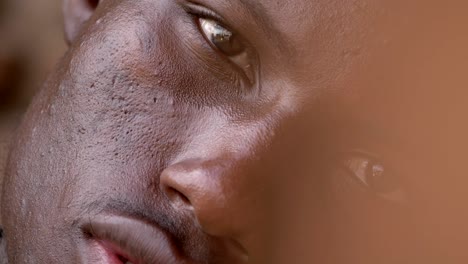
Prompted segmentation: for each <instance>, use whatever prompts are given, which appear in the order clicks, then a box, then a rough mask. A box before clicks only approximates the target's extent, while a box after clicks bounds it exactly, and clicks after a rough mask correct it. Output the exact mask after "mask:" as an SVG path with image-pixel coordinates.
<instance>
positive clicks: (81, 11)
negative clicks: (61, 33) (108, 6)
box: [63, 0, 100, 43]
mask: <svg viewBox="0 0 468 264" xmlns="http://www.w3.org/2000/svg"><path fill="white" fill-rule="evenodd" d="M99 2H100V0H63V17H64V25H65V38H66V40H67V42H68V43H71V42H73V41H74V40H75V39H76V37H77V36H78V35H79V34H80V32H81V30H82V28H83V25H84V24H85V23H86V21H88V19H89V18H90V17H91V15H92V14H93V12H94V10H95V9H96V8H97V6H98V5H99Z"/></svg>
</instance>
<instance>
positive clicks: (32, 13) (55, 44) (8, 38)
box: [0, 0, 66, 180]
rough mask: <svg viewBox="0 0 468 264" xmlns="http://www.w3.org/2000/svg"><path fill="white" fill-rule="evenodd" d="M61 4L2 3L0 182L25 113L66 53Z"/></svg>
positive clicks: (39, 0)
mask: <svg viewBox="0 0 468 264" xmlns="http://www.w3.org/2000/svg"><path fill="white" fill-rule="evenodd" d="M61 20H62V14H61V1H60V0H0V180H1V179H2V177H1V176H2V175H3V171H4V164H5V158H6V155H7V149H8V145H9V143H10V141H11V136H12V135H13V132H14V129H15V127H16V125H17V124H18V122H19V120H20V118H21V115H22V113H23V112H24V111H25V108H26V106H27V105H28V103H29V102H30V100H31V97H32V96H33V95H34V93H35V91H36V90H37V88H39V87H40V85H41V83H42V82H43V81H44V80H45V78H46V76H47V74H48V72H50V71H51V69H52V68H53V67H54V65H55V64H56V62H57V61H58V59H59V58H60V57H61V56H62V55H63V53H64V52H65V50H66V44H65V41H64V39H63V34H62V21H61Z"/></svg>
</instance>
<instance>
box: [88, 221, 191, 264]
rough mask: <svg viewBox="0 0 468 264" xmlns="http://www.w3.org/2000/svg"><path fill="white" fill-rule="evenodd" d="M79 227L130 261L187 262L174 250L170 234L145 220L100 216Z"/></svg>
mask: <svg viewBox="0 0 468 264" xmlns="http://www.w3.org/2000/svg"><path fill="white" fill-rule="evenodd" d="M82 229H83V231H84V232H85V233H87V234H90V235H91V237H92V238H93V239H95V240H98V241H101V242H103V243H106V244H109V245H110V246H111V248H112V249H113V250H115V251H116V252H115V254H119V255H120V257H124V258H125V259H128V260H129V261H131V262H132V263H187V262H188V261H186V260H184V259H183V258H182V257H181V256H180V254H178V253H177V251H176V248H175V246H174V244H173V242H172V241H171V239H170V236H169V235H168V234H167V233H165V232H164V231H163V230H162V229H161V228H159V227H156V226H154V225H151V224H148V223H146V222H144V221H140V220H136V219H132V218H128V217H124V216H118V215H101V216H97V217H93V218H92V219H90V220H89V221H86V222H85V223H83V226H82Z"/></svg>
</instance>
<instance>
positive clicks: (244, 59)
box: [187, 4, 255, 84]
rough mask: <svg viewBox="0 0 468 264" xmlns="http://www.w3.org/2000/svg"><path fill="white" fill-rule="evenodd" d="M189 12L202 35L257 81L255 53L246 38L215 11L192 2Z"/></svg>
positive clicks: (216, 49) (219, 52)
mask: <svg viewBox="0 0 468 264" xmlns="http://www.w3.org/2000/svg"><path fill="white" fill-rule="evenodd" d="M187 9H188V12H189V13H190V14H192V15H193V16H194V17H195V21H196V23H197V25H198V28H199V30H200V33H201V35H202V36H203V38H204V39H205V40H206V42H207V43H208V44H209V45H210V47H211V48H212V49H213V50H214V51H216V52H217V53H218V54H219V55H220V56H222V57H223V58H224V59H227V60H228V61H229V62H230V63H231V64H232V65H234V66H235V67H236V69H237V70H240V71H241V72H242V74H243V75H244V76H245V77H246V78H247V79H248V80H249V82H250V84H253V83H254V82H255V69H254V64H255V62H254V58H253V57H254V55H253V51H252V49H251V48H250V47H249V45H248V44H247V42H246V41H245V39H244V38H242V36H241V35H240V34H238V33H237V32H235V31H234V30H232V29H230V28H229V27H228V26H226V25H225V23H224V22H222V21H223V19H222V18H221V17H219V16H218V15H217V14H216V13H214V12H213V11H211V10H209V9H206V8H204V7H202V6H199V5H193V4H190V5H188V6H187Z"/></svg>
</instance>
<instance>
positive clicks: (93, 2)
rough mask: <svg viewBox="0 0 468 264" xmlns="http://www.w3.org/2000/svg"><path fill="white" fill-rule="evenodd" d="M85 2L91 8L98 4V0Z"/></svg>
mask: <svg viewBox="0 0 468 264" xmlns="http://www.w3.org/2000/svg"><path fill="white" fill-rule="evenodd" d="M87 2H88V6H89V7H90V8H91V9H93V10H94V9H96V7H97V6H98V5H99V0H87Z"/></svg>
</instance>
